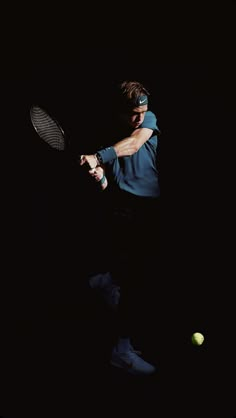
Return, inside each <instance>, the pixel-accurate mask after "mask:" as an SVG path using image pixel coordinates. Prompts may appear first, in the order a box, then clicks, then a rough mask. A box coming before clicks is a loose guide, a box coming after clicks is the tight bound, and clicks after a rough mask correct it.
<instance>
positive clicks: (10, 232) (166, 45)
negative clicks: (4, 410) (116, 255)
mask: <svg viewBox="0 0 236 418" xmlns="http://www.w3.org/2000/svg"><path fill="white" fill-rule="evenodd" d="M175 7H176V10H175V9H173V8H172V9H171V10H170V11H169V12H167V11H166V12H165V13H164V12H163V11H160V10H159V14H158V15H157V16H156V19H153V22H152V23H151V24H149V26H147V28H148V27H149V29H147V30H146V31H145V32H144V33H143V32H142V33H141V34H140V33H139V32H138V31H137V32H136V30H132V29H130V24H127V21H126V20H125V22H124V20H122V19H120V20H119V19H118V16H116V18H117V19H114V20H113V19H112V18H110V19H109V21H108V20H107V21H106V26H105V28H106V30H105V35H102V33H101V32H100V31H99V29H98V28H99V27H100V24H99V25H98V21H97V20H96V19H95V16H96V11H93V14H92V16H93V18H92V17H91V19H88V21H87V27H88V29H87V32H86V33H89V34H90V35H91V37H92V38H91V39H92V40H90V38H89V37H86V36H85V34H84V33H83V31H82V29H81V28H80V25H79V23H78V21H77V22H76V21H75V23H74V22H73V19H72V20H71V24H69V21H68V20H67V19H66V18H67V14H65V16H64V22H65V21H66V22H67V26H69V30H67V32H66V33H65V31H62V30H59V29H58V27H57V25H55V26H56V28H55V29H54V26H53V27H51V26H50V22H51V21H50V18H49V16H48V15H47V17H48V18H47V19H44V20H43V25H44V31H42V26H40V19H39V22H38V21H37V22H35V21H34V25H32V28H31V26H30V27H29V28H28V27H27V29H28V35H29V34H31V40H32V42H33V47H32V45H31V46H30V45H29V42H28V39H29V36H27V35H26V37H23V36H21V37H20V38H19V39H18V38H17V30H16V28H17V27H18V26H17V25H16V26H15V27H14V28H15V32H13V33H14V36H13V39H11V37H10V36H9V39H8V41H9V44H8V45H9V47H6V54H5V55H4V60H3V63H4V64H5V65H3V68H2V70H3V73H2V78H1V83H2V97H3V100H2V104H3V128H5V129H4V132H5V135H6V137H7V141H5V143H6V144H7V146H9V148H10V150H9V151H8V150H7V151H8V152H6V153H5V155H4V154H3V155H2V160H3V163H4V164H3V166H4V168H5V167H6V169H5V170H4V177H3V178H4V185H5V186H6V199H5V200H4V202H6V203H7V204H6V205H4V207H6V218H5V217H3V227H4V230H5V228H6V239H5V235H4V249H7V252H6V257H5V252H4V257H3V258H4V261H7V263H6V264H7V268H6V269H5V270H4V275H3V280H2V289H3V290H2V295H3V301H4V302H5V303H4V309H3V316H2V318H3V328H4V332H5V334H6V337H4V338H3V344H2V346H3V349H4V354H3V356H2V359H3V365H4V366H5V368H4V370H5V369H6V372H5V373H4V392H3V393H4V396H3V399H6V398H7V396H9V393H15V394H16V395H15V396H16V398H17V396H18V395H19V394H21V392H23V393H24V395H23V396H21V395H19V399H20V401H21V402H22V404H23V405H28V401H29V398H30V399H31V400H32V399H36V402H38V399H40V398H42V400H43V401H44V399H50V401H52V399H53V400H54V403H55V404H56V405H59V406H60V408H64V407H65V410H66V408H67V407H68V408H69V406H68V403H69V404H70V405H74V404H75V405H77V406H76V408H77V411H80V405H78V403H81V401H85V399H86V401H85V404H86V405H89V406H90V404H92V403H93V402H94V403H96V405H97V408H99V410H100V407H101V410H104V411H105V410H106V407H107V405H108V403H109V401H112V403H113V405H114V404H115V403H116V404H117V399H119V402H118V406H122V405H123V404H124V402H125V403H126V405H128V406H131V408H132V409H133V410H135V411H136V410H139V409H140V408H141V407H143V408H144V410H145V411H146V412H145V413H146V415H148V416H149V415H150V413H149V412H148V411H149V410H150V411H151V410H153V411H155V413H156V412H159V411H162V412H160V414H161V415H160V416H170V414H173V413H176V414H177V413H181V414H182V415H183V414H185V413H186V414H187V415H186V416H194V414H195V413H197V414H198V415H199V413H200V411H201V410H202V409H203V410H204V409H205V411H206V410H207V414H206V415H203V416H209V415H208V411H209V412H212V411H214V412H215V411H217V412H219V411H221V410H222V414H220V416H226V415H227V411H229V414H231V415H227V416H233V413H234V414H235V385H234V383H233V382H234V380H233V379H234V373H235V359H234V357H235V356H234V353H235V337H234V330H235V321H234V316H235V314H234V297H233V284H234V283H233V280H234V277H235V274H234V253H233V248H234V246H233V245H234V239H233V238H234V230H235V228H234V205H233V202H234V187H235V186H234V171H233V167H234V157H233V155H234V154H233V116H234V113H235V112H234V111H235V100H234V92H235V84H234V64H233V55H234V54H233V45H234V29H233V21H234V20H233V16H234V11H235V10H234V9H235V8H234V4H233V3H227V4H226V5H225V7H224V8H223V7H222V6H221V7H220V6H218V8H217V7H216V6H214V7H215V8H214V9H213V8H211V7H209V9H206V8H205V7H200V6H199V8H197V5H196V6H195V9H194V8H193V9H192V10H190V9H189V10H186V9H184V8H183V10H182V9H181V8H179V7H177V6H175ZM120 10H121V9H120ZM99 12H100V15H101V14H102V12H101V10H99ZM176 12H177V14H176ZM182 12H185V14H186V13H187V18H184V15H183V14H182ZM70 16H71V15H70ZM112 16H113V15H112ZM144 17H145V13H144ZM176 17H178V18H176ZM80 18H81V17H80ZM137 18H138V16H137ZM137 18H136V21H137V22H138V25H139V24H140V22H141V23H142V22H143V20H140V18H139V19H137ZM81 19H82V18H81ZM82 20H83V19H82ZM117 21H118V23H120V22H122V23H123V26H122V33H121V27H120V25H119V24H117ZM133 21H135V17H133ZM99 22H100V23H101V25H102V23H103V20H100V21H99ZM125 23H126V25H125ZM54 24H55V21H54ZM41 25H42V21H41ZM103 26H104V25H103ZM40 27H41V29H40ZM59 27H60V26H59ZM131 28H133V26H131ZM56 29H57V30H56ZM109 34H110V35H111V34H112V37H111V46H108V40H109ZM85 39H86V42H85ZM12 45H14V49H12V47H11V46H12ZM13 51H14V52H13ZM123 79H137V80H139V81H141V82H142V83H143V84H144V85H145V86H147V88H148V89H149V90H150V92H151V103H150V108H151V109H152V110H153V111H154V112H155V113H156V115H157V118H158V122H159V127H160V129H161V136H160V148H159V150H160V157H159V165H160V182H161V202H162V203H161V231H160V241H161V250H160V253H158V254H157V258H156V260H155V263H154V265H153V266H151V265H150V266H148V273H149V274H152V275H155V276H156V287H155V289H153V288H151V289H150V298H149V299H148V300H147V301H146V302H145V303H144V302H143V303H144V305H143V306H142V309H140V316H138V321H137V323H138V325H137V330H136V335H135V337H136V340H137V343H139V344H140V346H141V348H142V349H143V351H144V355H145V356H146V358H147V359H149V360H150V361H151V362H153V363H154V364H156V365H157V370H158V372H157V375H156V376H155V377H153V378H151V379H149V380H145V381H143V380H142V379H138V380H135V379H133V378H130V376H124V375H123V374H120V373H119V371H117V370H110V369H109V367H108V365H107V363H108V360H109V354H110V353H109V349H110V347H111V345H112V342H113V331H112V319H113V318H112V315H111V316H110V314H109V312H108V311H107V310H106V307H105V306H103V304H102V303H100V302H99V301H98V300H97V298H96V297H95V295H93V294H91V291H89V289H88V287H87V282H86V273H87V272H88V270H90V269H91V265H92V263H94V259H95V260H96V257H95V255H94V258H93V257H92V256H91V251H92V254H93V251H94V247H95V246H96V245H104V251H106V250H105V244H104V237H100V232H99V230H97V228H96V225H97V224H96V221H97V217H96V216H97V212H96V211H95V210H94V207H95V202H96V203H98V202H100V197H99V196H98V195H97V194H96V193H95V195H94V194H93V193H92V191H93V190H92V187H91V185H90V184H89V183H88V181H87V180H86V178H85V177H84V176H83V174H82V172H81V170H80V169H78V168H77V167H74V166H71V164H70V161H69V160H67V159H65V158H63V157H61V156H58V155H57V154H56V153H54V152H51V151H50V150H49V149H48V148H47V147H46V146H45V144H42V143H41V142H40V140H39V139H38V138H37V136H36V134H35V133H34V131H33V129H32V126H31V123H30V119H29V108H30V106H31V104H33V103H36V104H41V105H42V106H45V107H46V108H47V109H48V110H49V111H50V112H51V113H52V114H54V115H55V117H56V118H57V119H58V121H59V122H60V123H61V125H62V126H63V128H64V130H65V132H66V133H67V134H68V136H69V138H70V140H71V143H72V145H73V148H74V150H76V151H78V152H93V150H94V149H96V146H97V145H99V144H101V143H102V140H103V129H106V123H107V112H108V114H109V106H110V104H109V102H110V100H111V97H112V94H111V93H112V88H113V86H114V84H115V83H116V82H117V81H120V80H123ZM112 140H113V138H112ZM114 140H115V138H114ZM5 180H6V181H5ZM4 191H5V187H4ZM91 243H92V245H93V247H92V248H91ZM101 243H102V244H101ZM105 243H106V240H105ZM151 272H152V273H151ZM195 331H200V332H202V333H203V334H204V336H205V342H204V344H203V346H202V347H194V346H192V345H191V342H190V337H191V334H192V333H193V332H195ZM5 334H4V336H5ZM98 341H99V343H98ZM5 394H6V395H5ZM4 397H5V398H4ZM66 399H68V401H66ZM64 404H65V405H64ZM206 405H208V406H206ZM118 406H117V408H118ZM195 408H196V410H195ZM206 408H207V409H206ZM163 411H164V412H163ZM190 411H191V412H190ZM188 414H190V415H188Z"/></svg>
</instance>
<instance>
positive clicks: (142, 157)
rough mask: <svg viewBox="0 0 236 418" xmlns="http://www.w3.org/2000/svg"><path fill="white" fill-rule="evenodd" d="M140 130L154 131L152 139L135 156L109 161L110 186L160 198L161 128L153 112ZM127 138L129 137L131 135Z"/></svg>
mask: <svg viewBox="0 0 236 418" xmlns="http://www.w3.org/2000/svg"><path fill="white" fill-rule="evenodd" d="M140 128H149V129H152V130H153V133H152V135H151V137H150V138H149V139H148V140H147V141H146V142H145V143H144V144H143V145H142V146H141V148H140V149H139V150H138V151H137V152H136V153H135V154H133V155H131V156H127V157H119V158H115V159H113V160H111V161H108V162H107V164H106V166H107V168H108V170H106V175H107V177H108V182H109V185H110V186H111V187H113V188H115V189H120V190H123V191H126V192H128V193H131V194H134V195H137V196H143V197H159V195H160V188H159V181H158V170H157V146H158V136H157V135H158V132H159V128H158V126H157V119H156V116H155V115H154V113H153V112H151V111H147V112H146V113H145V117H144V121H143V123H142V125H140ZM126 136H129V133H127V135H126ZM124 137H125V136H123V138H124ZM108 187H109V186H108Z"/></svg>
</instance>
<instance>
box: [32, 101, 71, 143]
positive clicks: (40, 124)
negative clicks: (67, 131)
mask: <svg viewBox="0 0 236 418" xmlns="http://www.w3.org/2000/svg"><path fill="white" fill-rule="evenodd" d="M31 120H32V123H33V125H34V128H35V130H36V132H37V134H38V135H39V136H40V138H42V139H43V140H44V141H45V142H47V143H48V144H49V145H50V146H51V147H52V148H55V149H57V150H58V151H63V150H64V149H65V139H64V132H63V130H62V129H61V127H60V126H59V124H58V123H57V122H56V121H55V120H53V119H52V118H51V117H50V116H49V115H48V114H47V113H46V112H45V111H44V110H43V109H41V108H39V107H37V106H35V107H33V108H32V109H31Z"/></svg>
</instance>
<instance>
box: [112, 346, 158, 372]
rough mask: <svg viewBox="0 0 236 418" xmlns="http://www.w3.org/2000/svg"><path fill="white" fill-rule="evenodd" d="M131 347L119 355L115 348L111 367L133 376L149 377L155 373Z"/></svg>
mask: <svg viewBox="0 0 236 418" xmlns="http://www.w3.org/2000/svg"><path fill="white" fill-rule="evenodd" d="M137 353H138V352H137V351H135V350H134V349H133V348H132V347H131V348H130V349H129V350H128V351H126V352H124V353H120V352H118V351H117V349H116V348H113V350H112V356H111V361H110V363H111V365H112V366H115V367H119V368H121V369H124V370H126V371H127V372H128V373H131V374H133V375H140V376H144V375H146V376H147V375H150V374H153V373H154V372H155V371H156V368H155V367H154V366H153V365H152V364H149V363H148V362H146V361H145V360H143V359H142V358H141V357H140V356H139V355H138V354H137Z"/></svg>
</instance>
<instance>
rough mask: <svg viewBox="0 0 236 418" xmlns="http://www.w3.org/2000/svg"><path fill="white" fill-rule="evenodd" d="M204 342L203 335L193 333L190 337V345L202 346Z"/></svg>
mask: <svg viewBox="0 0 236 418" xmlns="http://www.w3.org/2000/svg"><path fill="white" fill-rule="evenodd" d="M203 341H204V335H202V334H201V333H200V332H194V334H193V335H192V343H193V344H194V345H202V343H203Z"/></svg>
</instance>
